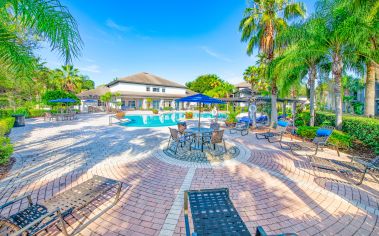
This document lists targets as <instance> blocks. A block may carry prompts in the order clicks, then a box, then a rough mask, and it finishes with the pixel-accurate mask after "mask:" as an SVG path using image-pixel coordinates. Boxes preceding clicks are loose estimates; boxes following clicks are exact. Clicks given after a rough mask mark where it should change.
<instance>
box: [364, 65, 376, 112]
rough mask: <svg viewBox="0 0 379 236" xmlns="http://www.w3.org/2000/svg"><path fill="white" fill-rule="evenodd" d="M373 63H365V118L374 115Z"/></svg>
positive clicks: (374, 68)
mask: <svg viewBox="0 0 379 236" xmlns="http://www.w3.org/2000/svg"><path fill="white" fill-rule="evenodd" d="M375 70H376V66H375V62H373V61H370V62H369V63H367V78H366V87H365V116H374V115H375Z"/></svg>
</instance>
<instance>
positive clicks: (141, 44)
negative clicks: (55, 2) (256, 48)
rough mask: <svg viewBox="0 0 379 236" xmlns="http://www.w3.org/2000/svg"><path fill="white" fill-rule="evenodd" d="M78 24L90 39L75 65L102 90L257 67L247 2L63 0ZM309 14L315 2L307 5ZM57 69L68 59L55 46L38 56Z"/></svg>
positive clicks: (238, 74) (228, 76) (233, 79)
mask: <svg viewBox="0 0 379 236" xmlns="http://www.w3.org/2000/svg"><path fill="white" fill-rule="evenodd" d="M61 2H62V4H63V5H66V6H67V7H68V9H69V10H70V12H71V13H72V15H73V16H74V17H75V19H76V20H77V22H78V25H79V30H80V33H81V36H82V38H83V41H84V48H83V50H82V56H81V57H80V58H79V59H77V60H75V61H74V63H73V64H74V66H75V67H77V68H79V69H80V70H81V71H82V73H83V74H87V75H89V76H90V78H91V79H92V80H94V81H95V83H96V86H97V85H100V84H104V83H108V82H110V81H111V80H112V79H113V78H115V77H124V76H127V75H130V74H134V73H138V72H142V71H144V72H149V73H152V74H155V75H158V76H161V77H163V78H166V79H169V80H173V81H176V82H179V83H181V84H184V83H185V82H187V81H191V80H194V79H195V78H196V77H197V76H199V75H202V74H207V73H213V74H217V75H219V76H220V77H221V78H222V79H224V80H226V81H229V82H230V83H233V84H235V83H238V82H241V81H242V74H243V71H244V70H245V69H246V68H247V67H248V66H249V65H252V64H255V57H254V56H251V57H249V56H247V54H246V52H245V51H246V44H244V43H241V42H240V36H241V35H240V32H239V31H238V25H239V21H240V20H241V18H242V15H243V11H244V8H245V7H246V1H244V0H239V1H237V0H206V1H204V0H191V1H177V0H161V1H157V0H140V1H132V0H127V1H106V2H105V1H102V0H80V1H69V0H61ZM303 2H305V4H306V7H307V10H308V14H309V13H310V12H312V11H313V5H314V2H315V0H307V1H303ZM36 53H37V54H38V55H39V56H40V57H41V58H42V59H43V60H45V61H47V65H48V66H49V67H51V68H56V67H59V66H60V65H61V64H62V60H60V58H59V57H58V56H57V53H52V52H50V50H49V48H48V47H46V48H42V49H40V50H38V51H37V52H36Z"/></svg>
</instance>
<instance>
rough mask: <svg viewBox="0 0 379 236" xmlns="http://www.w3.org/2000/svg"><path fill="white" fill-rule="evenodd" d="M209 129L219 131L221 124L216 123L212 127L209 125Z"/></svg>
mask: <svg viewBox="0 0 379 236" xmlns="http://www.w3.org/2000/svg"><path fill="white" fill-rule="evenodd" d="M209 128H211V129H213V130H219V129H220V124H219V123H216V122H212V123H211V124H210V125H209Z"/></svg>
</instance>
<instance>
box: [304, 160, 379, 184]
mask: <svg viewBox="0 0 379 236" xmlns="http://www.w3.org/2000/svg"><path fill="white" fill-rule="evenodd" d="M309 159H310V162H311V165H312V166H313V167H316V168H321V169H327V170H332V171H336V172H340V173H343V174H345V177H350V176H355V174H358V181H357V182H354V183H355V184H356V185H360V184H362V183H363V180H364V178H365V175H366V174H370V175H371V177H372V178H373V179H374V180H375V181H376V182H378V183H379V156H377V157H376V158H374V159H371V160H370V159H366V158H362V157H360V158H358V157H352V158H351V161H339V160H331V159H325V158H321V157H316V156H309ZM351 174H352V175H351ZM349 180H350V178H349Z"/></svg>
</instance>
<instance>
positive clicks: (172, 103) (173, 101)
mask: <svg viewBox="0 0 379 236" xmlns="http://www.w3.org/2000/svg"><path fill="white" fill-rule="evenodd" d="M175 105H176V102H175V100H172V101H171V107H172V108H173V109H175Z"/></svg>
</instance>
